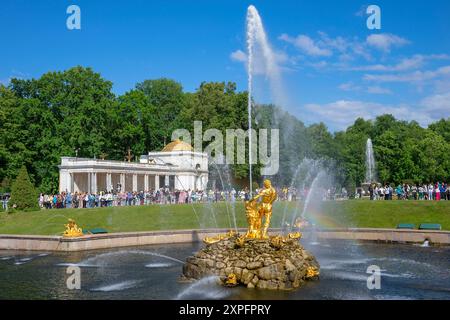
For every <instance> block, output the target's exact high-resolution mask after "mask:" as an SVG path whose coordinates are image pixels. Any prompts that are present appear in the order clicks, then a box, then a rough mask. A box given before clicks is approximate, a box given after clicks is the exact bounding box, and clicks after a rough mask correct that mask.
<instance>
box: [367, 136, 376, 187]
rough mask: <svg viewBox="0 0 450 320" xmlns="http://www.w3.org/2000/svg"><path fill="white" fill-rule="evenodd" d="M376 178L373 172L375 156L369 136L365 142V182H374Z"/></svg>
mask: <svg viewBox="0 0 450 320" xmlns="http://www.w3.org/2000/svg"><path fill="white" fill-rule="evenodd" d="M376 179H377V177H376V173H375V157H374V156H373V146H372V140H371V139H370V138H369V139H367V142H366V179H365V182H369V183H372V182H375V181H376Z"/></svg>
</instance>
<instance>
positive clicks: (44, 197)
mask: <svg viewBox="0 0 450 320" xmlns="http://www.w3.org/2000/svg"><path fill="white" fill-rule="evenodd" d="M256 193H258V189H256V190H254V191H253V195H255V194H256ZM277 193H278V200H279V201H302V200H305V199H306V198H307V197H308V194H309V193H310V190H309V189H308V188H301V189H299V188H295V187H283V188H277ZM314 193H319V194H320V198H321V199H322V200H337V199H348V198H349V196H350V195H349V194H348V193H347V190H346V189H345V188H341V189H340V191H339V192H337V190H336V188H334V187H333V188H328V189H325V188H318V190H315V192H314ZM315 196H316V197H317V194H316V195H315ZM363 196H369V198H370V199H371V200H392V199H398V200H438V201H439V200H450V184H447V183H441V182H437V183H428V184H417V185H414V184H413V185H410V184H400V185H398V186H397V187H395V186H392V185H391V184H385V185H380V184H372V185H370V186H369V188H368V190H367V191H364V190H363V188H357V190H356V194H355V197H356V198H362V197H363ZM250 198H251V195H250V191H249V190H248V189H247V188H244V189H241V190H236V189H235V188H231V189H229V190H218V189H216V190H212V189H209V190H206V191H198V190H170V189H169V188H168V187H165V188H161V189H158V190H149V191H140V192H120V191H103V192H99V193H95V194H94V193H88V192H74V193H69V192H62V193H58V194H42V193H41V194H40V195H39V200H38V201H39V206H40V207H41V208H43V209H60V208H95V207H113V206H114V207H117V206H139V205H151V204H183V203H213V202H220V201H229V202H235V201H245V200H249V199H250ZM1 200H2V208H3V210H7V209H8V200H9V194H4V195H3V196H2V197H1Z"/></svg>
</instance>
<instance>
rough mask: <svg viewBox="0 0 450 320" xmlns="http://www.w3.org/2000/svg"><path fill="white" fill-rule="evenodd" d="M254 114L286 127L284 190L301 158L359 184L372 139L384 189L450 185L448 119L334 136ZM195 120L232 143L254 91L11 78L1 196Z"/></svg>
mask: <svg viewBox="0 0 450 320" xmlns="http://www.w3.org/2000/svg"><path fill="white" fill-rule="evenodd" d="M253 112H254V113H253V127H254V128H256V129H258V128H278V129H280V171H279V173H278V174H277V175H276V176H275V177H273V179H274V180H275V181H276V183H277V184H279V185H280V184H282V185H286V184H289V181H290V179H291V178H292V175H293V173H294V171H295V168H296V167H297V166H298V164H299V163H300V162H301V161H302V159H303V158H310V159H322V160H324V162H325V163H327V165H329V166H332V167H333V170H334V172H335V173H336V181H337V182H338V183H340V184H342V185H346V186H354V185H358V184H359V183H361V182H362V181H363V179H364V174H365V162H364V155H365V143H366V140H367V138H371V139H372V141H373V146H374V153H375V160H376V163H377V170H378V176H379V180H380V182H393V183H399V182H402V181H405V180H408V181H409V180H412V181H416V182H428V181H437V180H439V181H443V180H446V181H449V180H450V118H449V119H441V120H439V121H437V122H435V123H432V124H430V125H429V127H428V128H423V127H421V126H419V125H418V124H417V123H416V122H414V121H411V122H406V121H401V120H397V119H395V118H394V117H393V116H392V115H381V116H379V117H377V118H376V119H374V120H364V119H356V120H355V122H354V123H353V124H352V125H351V126H349V127H348V128H347V129H346V130H344V131H340V132H330V131H329V130H328V128H327V127H326V125H325V124H323V123H318V124H312V125H309V126H306V125H305V124H304V123H303V122H301V121H300V120H299V119H297V118H296V117H294V116H292V115H291V114H289V113H288V112H286V111H283V110H282V109H281V108H280V107H278V106H273V105H257V106H255V108H254V110H253ZM194 120H198V121H202V123H203V131H205V130H207V129H210V128H215V129H218V130H220V131H221V132H223V135H224V136H225V130H226V129H238V128H240V129H244V130H246V129H248V123H247V92H245V91H244V92H238V91H237V89H236V84H235V83H232V82H203V83H201V84H200V86H199V87H198V89H196V90H195V91H194V92H185V91H184V90H183V87H182V85H181V84H180V83H178V82H176V81H174V80H171V79H166V78H162V79H152V80H145V81H143V82H141V83H138V84H136V86H135V88H134V89H132V90H130V91H128V92H126V93H124V94H122V95H115V94H114V93H113V92H112V83H111V82H110V81H108V80H106V79H104V78H102V76H101V75H100V74H99V73H96V72H94V71H93V70H92V69H90V68H84V67H81V66H77V67H74V68H71V69H68V70H65V71H61V72H48V73H46V74H44V75H42V76H41V77H40V78H38V79H29V80H23V79H12V80H11V83H10V84H9V85H8V86H7V87H6V86H3V85H0V138H1V139H0V163H1V166H0V182H2V183H1V186H0V187H1V188H2V190H0V192H2V191H9V190H10V189H11V181H13V180H14V179H15V178H16V177H17V176H18V174H19V170H20V168H21V167H22V166H25V167H26V169H27V170H28V173H29V175H30V180H31V182H33V183H34V184H35V185H36V186H37V188H38V190H39V191H40V192H56V191H57V190H58V165H59V163H60V158H61V157H62V156H75V155H77V156H78V157H89V158H94V157H95V158H100V157H101V158H103V157H107V158H108V159H112V160H124V156H125V154H126V152H127V150H128V148H130V149H131V152H132V154H133V155H134V156H139V155H141V154H145V153H146V152H148V151H154V150H161V149H162V147H163V146H164V143H168V142H169V141H170V139H171V134H172V132H173V130H175V129H180V128H185V129H188V130H190V131H191V133H193V131H192V130H193V124H194ZM206 144H207V142H205V145H206ZM258 168H259V166H258V165H256V166H254V168H253V170H254V172H253V175H254V177H258V175H259V170H258ZM229 169H230V171H231V173H232V175H233V176H234V177H235V178H238V179H242V178H246V177H247V176H248V165H231V166H230V167H229Z"/></svg>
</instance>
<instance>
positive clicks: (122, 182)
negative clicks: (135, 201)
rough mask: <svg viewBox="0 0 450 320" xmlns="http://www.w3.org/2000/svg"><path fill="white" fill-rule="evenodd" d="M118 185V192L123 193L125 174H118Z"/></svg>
mask: <svg viewBox="0 0 450 320" xmlns="http://www.w3.org/2000/svg"><path fill="white" fill-rule="evenodd" d="M120 185H121V189H120V192H124V191H125V173H121V174H120Z"/></svg>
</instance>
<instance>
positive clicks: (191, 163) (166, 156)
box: [59, 140, 208, 193]
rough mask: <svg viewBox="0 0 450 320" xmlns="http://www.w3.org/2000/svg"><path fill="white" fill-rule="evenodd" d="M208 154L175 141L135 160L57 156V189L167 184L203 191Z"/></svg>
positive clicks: (120, 189) (118, 188)
mask: <svg viewBox="0 0 450 320" xmlns="http://www.w3.org/2000/svg"><path fill="white" fill-rule="evenodd" d="M207 183H208V156H207V154H206V153H202V152H194V150H193V148H192V146H191V145H190V144H188V143H186V142H183V141H181V140H175V141H172V142H171V143H169V144H168V145H166V146H165V147H164V148H163V149H162V150H161V151H159V152H149V153H148V154H146V155H142V156H141V157H140V161H139V162H131V161H130V158H129V159H128V161H113V160H101V159H87V158H78V157H61V165H59V191H60V192H90V193H98V192H100V191H117V192H129V191H131V192H136V191H148V190H155V189H159V188H163V187H168V188H169V189H171V190H175V189H178V190H189V189H190V190H206V185H207Z"/></svg>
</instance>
